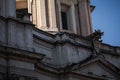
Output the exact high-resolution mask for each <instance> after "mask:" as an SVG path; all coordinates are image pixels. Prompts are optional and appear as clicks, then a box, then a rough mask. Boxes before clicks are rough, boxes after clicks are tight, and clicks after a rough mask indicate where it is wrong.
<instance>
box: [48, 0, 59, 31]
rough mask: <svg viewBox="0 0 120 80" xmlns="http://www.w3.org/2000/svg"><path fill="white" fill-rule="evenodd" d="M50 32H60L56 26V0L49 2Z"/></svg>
mask: <svg viewBox="0 0 120 80" xmlns="http://www.w3.org/2000/svg"><path fill="white" fill-rule="evenodd" d="M48 8H49V22H50V30H52V31H58V28H57V24H56V11H55V0H48Z"/></svg>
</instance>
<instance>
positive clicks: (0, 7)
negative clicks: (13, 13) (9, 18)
mask: <svg viewBox="0 0 120 80" xmlns="http://www.w3.org/2000/svg"><path fill="white" fill-rule="evenodd" d="M5 1H6V0H0V16H3V17H5V7H6V5H5Z"/></svg>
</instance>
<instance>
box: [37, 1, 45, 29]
mask: <svg viewBox="0 0 120 80" xmlns="http://www.w3.org/2000/svg"><path fill="white" fill-rule="evenodd" d="M36 8H37V27H38V28H39V29H43V30H44V29H45V28H46V27H47V24H46V10H45V0H36Z"/></svg>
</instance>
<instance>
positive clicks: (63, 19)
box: [61, 12, 68, 30]
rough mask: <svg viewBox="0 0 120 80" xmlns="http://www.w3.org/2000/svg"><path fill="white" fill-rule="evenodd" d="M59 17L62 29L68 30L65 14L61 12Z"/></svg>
mask: <svg viewBox="0 0 120 80" xmlns="http://www.w3.org/2000/svg"><path fill="white" fill-rule="evenodd" d="M61 17H62V28H63V29H66V30H68V25H67V13H66V12H61Z"/></svg>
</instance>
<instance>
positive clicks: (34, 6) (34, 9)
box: [31, 0, 37, 25]
mask: <svg viewBox="0 0 120 80" xmlns="http://www.w3.org/2000/svg"><path fill="white" fill-rule="evenodd" d="M31 4H32V11H31V13H32V22H33V24H35V25H37V8H36V0H33V1H32V3H31Z"/></svg>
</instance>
